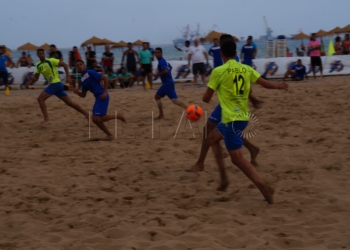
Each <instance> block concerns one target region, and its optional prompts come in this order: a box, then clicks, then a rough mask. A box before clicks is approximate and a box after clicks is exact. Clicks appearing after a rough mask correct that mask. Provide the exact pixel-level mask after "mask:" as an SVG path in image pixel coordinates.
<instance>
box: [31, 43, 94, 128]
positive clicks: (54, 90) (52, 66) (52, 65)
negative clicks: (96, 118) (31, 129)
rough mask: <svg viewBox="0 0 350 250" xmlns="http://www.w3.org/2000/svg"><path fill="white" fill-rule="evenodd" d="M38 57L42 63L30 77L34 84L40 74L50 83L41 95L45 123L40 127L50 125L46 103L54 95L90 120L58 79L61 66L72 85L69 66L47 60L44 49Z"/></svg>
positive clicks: (51, 59) (39, 98) (57, 61)
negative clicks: (58, 69)
mask: <svg viewBox="0 0 350 250" xmlns="http://www.w3.org/2000/svg"><path fill="white" fill-rule="evenodd" d="M37 56H38V57H39V59H40V61H39V62H38V63H37V64H36V67H35V74H34V76H32V77H28V78H29V79H30V80H31V81H32V83H34V82H36V81H38V79H39V76H40V74H42V75H43V76H44V78H45V80H46V81H47V82H48V86H47V87H46V88H45V90H44V91H43V92H42V93H41V94H40V95H39V97H38V102H39V105H40V108H41V111H42V112H43V115H44V121H43V122H42V123H40V124H39V126H38V127H45V126H48V125H50V123H51V122H50V119H49V115H48V114H47V109H46V104H45V101H46V100H47V99H48V98H49V97H51V96H52V95H55V96H57V97H58V98H60V99H61V100H62V101H64V102H65V103H66V104H67V105H68V106H69V107H72V108H74V109H75V110H76V111H78V112H80V113H82V114H83V115H84V116H85V117H86V118H87V119H88V118H89V114H88V112H86V111H85V110H84V109H83V108H82V107H80V106H79V104H77V103H75V102H73V101H72V100H71V99H70V98H69V97H68V95H67V94H66V92H64V85H63V83H62V82H61V79H60V78H59V77H58V71H57V67H59V66H61V67H63V68H64V71H65V72H66V81H67V83H69V84H71V79H70V75H69V69H68V66H67V64H65V63H64V62H62V61H60V60H58V59H55V58H45V51H44V50H43V49H38V51H37Z"/></svg>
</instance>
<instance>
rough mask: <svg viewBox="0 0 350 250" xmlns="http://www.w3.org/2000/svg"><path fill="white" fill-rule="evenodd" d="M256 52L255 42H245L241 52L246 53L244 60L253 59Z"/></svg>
mask: <svg viewBox="0 0 350 250" xmlns="http://www.w3.org/2000/svg"><path fill="white" fill-rule="evenodd" d="M254 52H255V48H254V46H253V44H245V45H243V47H242V50H241V53H243V54H244V56H243V59H244V60H252V59H253V53H254Z"/></svg>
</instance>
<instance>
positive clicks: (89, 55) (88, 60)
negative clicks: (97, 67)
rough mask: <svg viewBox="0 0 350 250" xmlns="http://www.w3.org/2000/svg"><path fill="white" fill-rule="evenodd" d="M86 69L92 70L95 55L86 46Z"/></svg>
mask: <svg viewBox="0 0 350 250" xmlns="http://www.w3.org/2000/svg"><path fill="white" fill-rule="evenodd" d="M85 59H86V67H87V69H94V64H95V61H96V53H95V51H92V50H91V46H87V52H85Z"/></svg>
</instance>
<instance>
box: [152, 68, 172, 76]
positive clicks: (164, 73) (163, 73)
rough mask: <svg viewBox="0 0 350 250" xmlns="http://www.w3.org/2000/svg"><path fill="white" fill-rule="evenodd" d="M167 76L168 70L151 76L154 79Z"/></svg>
mask: <svg viewBox="0 0 350 250" xmlns="http://www.w3.org/2000/svg"><path fill="white" fill-rule="evenodd" d="M166 74H168V69H163V70H162V71H161V72H159V73H157V74H153V76H155V77H159V76H163V75H166Z"/></svg>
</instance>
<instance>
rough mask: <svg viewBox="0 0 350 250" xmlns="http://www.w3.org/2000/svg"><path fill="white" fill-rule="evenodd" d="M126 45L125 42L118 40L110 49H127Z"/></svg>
mask: <svg viewBox="0 0 350 250" xmlns="http://www.w3.org/2000/svg"><path fill="white" fill-rule="evenodd" d="M127 46H128V44H127V43H126V42H124V41H123V40H120V42H119V43H116V44H114V45H113V46H112V48H123V47H127Z"/></svg>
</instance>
